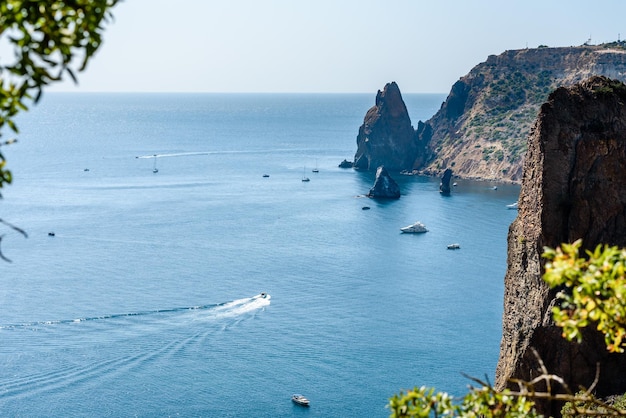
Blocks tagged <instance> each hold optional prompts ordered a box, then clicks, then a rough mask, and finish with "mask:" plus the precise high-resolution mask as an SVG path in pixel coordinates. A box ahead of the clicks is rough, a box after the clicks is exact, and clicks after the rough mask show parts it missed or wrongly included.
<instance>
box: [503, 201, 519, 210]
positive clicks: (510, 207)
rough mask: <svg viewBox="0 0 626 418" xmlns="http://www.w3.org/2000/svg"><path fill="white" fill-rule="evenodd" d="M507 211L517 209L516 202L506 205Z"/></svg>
mask: <svg viewBox="0 0 626 418" xmlns="http://www.w3.org/2000/svg"><path fill="white" fill-rule="evenodd" d="M506 208H507V209H517V202H515V203H511V204H510V205H506Z"/></svg>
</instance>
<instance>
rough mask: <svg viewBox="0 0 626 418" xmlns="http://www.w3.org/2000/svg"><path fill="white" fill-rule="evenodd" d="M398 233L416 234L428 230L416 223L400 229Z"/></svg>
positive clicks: (421, 224) (418, 222)
mask: <svg viewBox="0 0 626 418" xmlns="http://www.w3.org/2000/svg"><path fill="white" fill-rule="evenodd" d="M400 231H402V232H406V233H411V234H418V233H420V232H428V229H426V226H424V224H423V223H421V222H420V221H417V222H415V223H414V224H411V225H408V226H405V227H403V228H400Z"/></svg>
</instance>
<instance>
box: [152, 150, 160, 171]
mask: <svg viewBox="0 0 626 418" xmlns="http://www.w3.org/2000/svg"><path fill="white" fill-rule="evenodd" d="M156 159H157V155H156V154H154V168H153V169H152V172H153V173H158V172H159V169H158V168H157V167H156Z"/></svg>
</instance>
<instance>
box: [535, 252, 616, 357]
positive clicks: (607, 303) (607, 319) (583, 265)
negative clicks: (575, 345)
mask: <svg viewBox="0 0 626 418" xmlns="http://www.w3.org/2000/svg"><path fill="white" fill-rule="evenodd" d="M581 245H582V241H581V240H578V241H576V242H574V243H573V244H563V245H561V247H559V248H557V249H555V250H553V249H550V248H546V249H545V252H544V257H545V258H547V259H548V260H549V261H548V262H547V263H546V266H545V270H546V273H545V275H544V280H545V281H546V282H547V283H548V284H549V285H550V287H552V288H555V287H558V286H565V287H566V288H567V290H563V291H560V292H559V293H558V295H557V296H558V298H559V299H560V300H561V306H560V307H559V306H556V307H554V308H553V310H552V315H553V319H554V321H555V322H556V324H557V325H558V326H559V327H561V328H563V337H565V338H567V339H568V340H574V339H576V340H577V341H578V342H580V341H581V340H582V334H581V332H580V330H581V329H582V328H584V327H587V326H589V325H591V324H594V325H595V326H596V328H597V329H598V331H600V332H601V333H602V334H604V341H605V343H606V347H607V349H608V350H609V351H611V352H617V353H623V352H624V346H625V345H626V341H624V336H625V335H626V304H625V303H626V277H625V276H624V272H625V271H626V267H625V266H626V249H619V248H617V247H609V246H608V245H605V246H601V245H598V246H597V247H596V249H595V250H594V251H593V252H591V251H586V254H587V256H588V258H587V259H583V258H580V257H579V256H578V253H579V250H580V247H581Z"/></svg>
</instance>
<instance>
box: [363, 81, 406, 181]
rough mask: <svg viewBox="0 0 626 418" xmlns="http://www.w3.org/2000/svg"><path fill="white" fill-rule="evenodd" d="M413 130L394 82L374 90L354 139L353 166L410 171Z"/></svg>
mask: <svg viewBox="0 0 626 418" xmlns="http://www.w3.org/2000/svg"><path fill="white" fill-rule="evenodd" d="M415 138H416V135H415V130H414V129H413V126H411V118H410V117H409V112H408V111H407V109H406V105H405V104H404V100H402V94H401V93H400V89H399V88H398V85H397V84H396V83H395V82H391V83H388V84H387V85H385V88H384V89H383V91H380V90H378V94H376V104H375V105H374V106H373V107H371V108H370V109H369V110H368V111H367V113H366V114H365V118H364V120H363V124H362V125H361V127H360V128H359V134H358V136H357V138H356V142H357V151H356V154H355V156H354V167H355V168H358V169H363V170H373V169H374V168H375V167H380V166H381V165H384V166H385V167H387V169H388V170H391V171H401V170H410V169H412V167H413V162H414V161H415V158H416V152H417V145H416V142H415Z"/></svg>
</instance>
